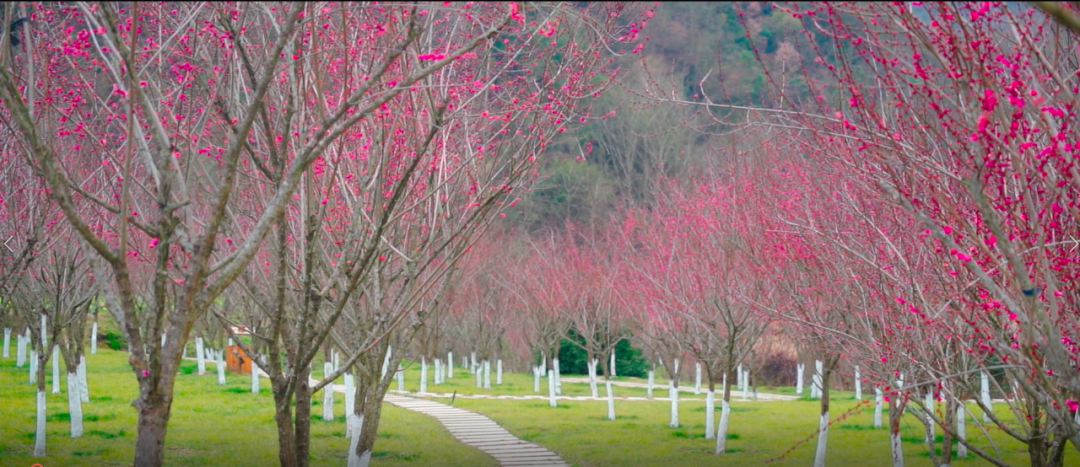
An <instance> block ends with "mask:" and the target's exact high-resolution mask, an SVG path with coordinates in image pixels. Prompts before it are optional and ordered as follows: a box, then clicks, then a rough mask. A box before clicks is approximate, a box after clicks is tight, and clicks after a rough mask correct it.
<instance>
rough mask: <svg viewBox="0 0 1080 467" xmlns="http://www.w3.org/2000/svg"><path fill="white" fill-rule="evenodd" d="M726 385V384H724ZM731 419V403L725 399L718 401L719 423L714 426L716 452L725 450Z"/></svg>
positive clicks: (722, 452)
mask: <svg viewBox="0 0 1080 467" xmlns="http://www.w3.org/2000/svg"><path fill="white" fill-rule="evenodd" d="M725 386H726V385H725ZM730 420H731V404H729V403H728V401H726V400H721V401H720V424H719V425H718V426H717V427H716V453H717V454H724V453H726V452H727V432H728V422H729V421H730Z"/></svg>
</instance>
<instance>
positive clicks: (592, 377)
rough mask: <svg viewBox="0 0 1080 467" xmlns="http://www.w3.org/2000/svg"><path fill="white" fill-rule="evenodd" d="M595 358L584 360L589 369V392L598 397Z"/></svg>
mask: <svg viewBox="0 0 1080 467" xmlns="http://www.w3.org/2000/svg"><path fill="white" fill-rule="evenodd" d="M596 363H597V361H596V359H595V358H594V359H592V360H590V361H587V362H585V366H586V367H587V368H588V370H589V393H590V394H592V397H593V398H596V397H600V391H599V390H598V389H597V387H596Z"/></svg>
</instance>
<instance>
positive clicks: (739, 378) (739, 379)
mask: <svg viewBox="0 0 1080 467" xmlns="http://www.w3.org/2000/svg"><path fill="white" fill-rule="evenodd" d="M744 375H745V373H743V371H742V365H739V368H737V369H735V387H737V388H739V389H742V386H743V376H744Z"/></svg>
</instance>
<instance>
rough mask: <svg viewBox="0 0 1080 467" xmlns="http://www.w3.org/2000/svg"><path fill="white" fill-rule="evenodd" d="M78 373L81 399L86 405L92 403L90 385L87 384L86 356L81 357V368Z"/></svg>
mask: <svg viewBox="0 0 1080 467" xmlns="http://www.w3.org/2000/svg"><path fill="white" fill-rule="evenodd" d="M76 371H77V372H78V374H79V398H80V399H82V401H83V402H84V403H87V402H90V385H89V384H87V382H86V355H80V356H79V366H78V368H77V369H76Z"/></svg>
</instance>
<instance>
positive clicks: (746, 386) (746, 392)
mask: <svg viewBox="0 0 1080 467" xmlns="http://www.w3.org/2000/svg"><path fill="white" fill-rule="evenodd" d="M742 384H743V387H742V398H743V399H744V400H745V399H748V398H749V397H750V370H746V372H745V373H743V378H742Z"/></svg>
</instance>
